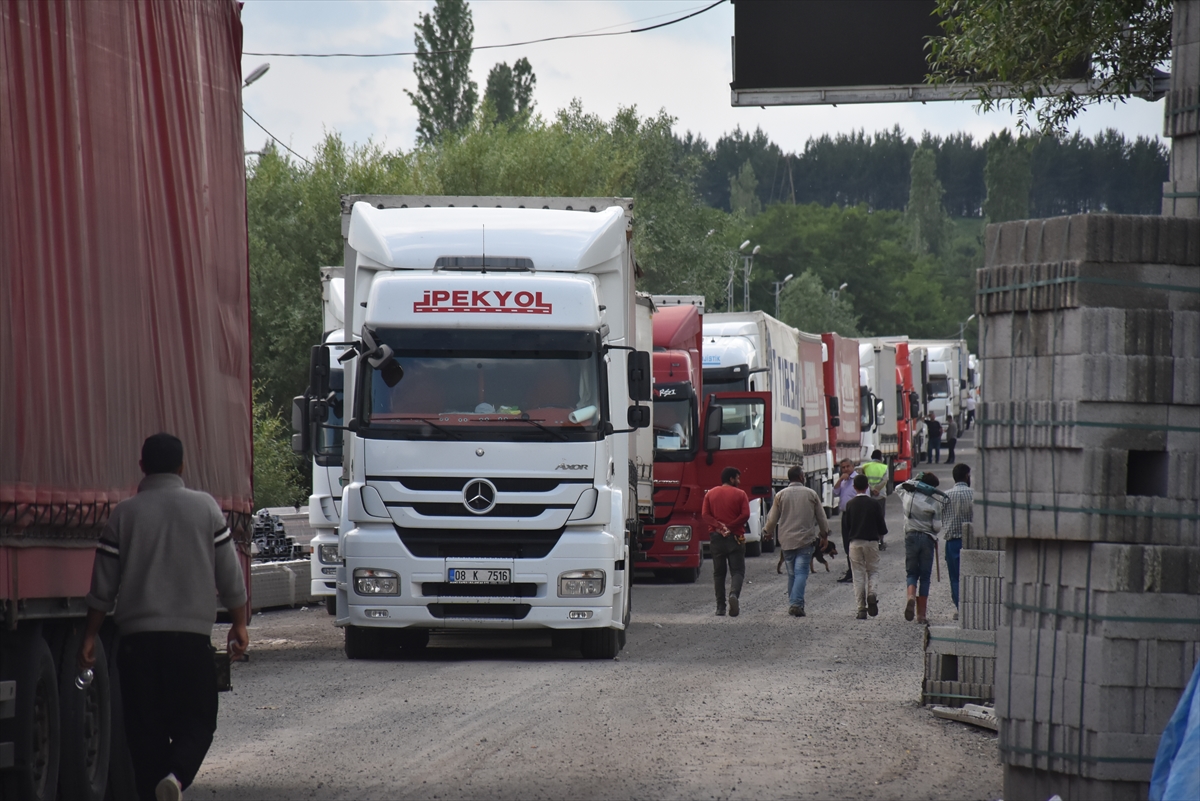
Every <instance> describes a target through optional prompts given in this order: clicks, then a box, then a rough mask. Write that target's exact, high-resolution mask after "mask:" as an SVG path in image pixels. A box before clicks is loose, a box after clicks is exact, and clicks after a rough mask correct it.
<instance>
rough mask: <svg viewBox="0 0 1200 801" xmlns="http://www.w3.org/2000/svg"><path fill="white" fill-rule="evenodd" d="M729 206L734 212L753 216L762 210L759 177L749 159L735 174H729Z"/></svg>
mask: <svg viewBox="0 0 1200 801" xmlns="http://www.w3.org/2000/svg"><path fill="white" fill-rule="evenodd" d="M729 208H730V209H731V210H732V211H733V213H734V214H741V215H742V216H744V217H753V216H754V215H755V214H758V213H759V212H760V211H762V202H761V201H759V199H758V179H757V178H755V177H754V167H752V166H751V165H750V160H749V159H747V160H746V163H745V164H743V165H742V168H741V169H740V170H738V171H737V173H736V174H735V175H731V176H729Z"/></svg>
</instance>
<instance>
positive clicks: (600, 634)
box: [579, 629, 621, 659]
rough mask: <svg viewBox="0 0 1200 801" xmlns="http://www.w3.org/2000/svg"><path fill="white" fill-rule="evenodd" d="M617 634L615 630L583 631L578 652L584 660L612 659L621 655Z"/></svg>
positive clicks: (619, 640) (619, 639)
mask: <svg viewBox="0 0 1200 801" xmlns="http://www.w3.org/2000/svg"><path fill="white" fill-rule="evenodd" d="M619 633H620V632H618V631H617V630H616V629H584V630H583V632H582V634H583V640H582V641H581V642H580V645H579V651H580V653H582V654H583V658H584V659H613V658H615V657H616V656H617V654H619V653H621V638H620V637H619V636H618V635H619Z"/></svg>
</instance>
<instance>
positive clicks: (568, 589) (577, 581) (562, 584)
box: [558, 570, 604, 598]
mask: <svg viewBox="0 0 1200 801" xmlns="http://www.w3.org/2000/svg"><path fill="white" fill-rule="evenodd" d="M603 594H604V571H603V570H568V571H567V572H566V573H560V574H559V576H558V597H559V598H585V597H595V596H598V595H603Z"/></svg>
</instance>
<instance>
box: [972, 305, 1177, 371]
mask: <svg viewBox="0 0 1200 801" xmlns="http://www.w3.org/2000/svg"><path fill="white" fill-rule="evenodd" d="M980 339H981V341H980V351H981V355H982V357H983V358H985V359H991V358H998V357H1003V358H1024V357H1027V356H1045V355H1047V354H1054V355H1055V356H1077V355H1094V356H1156V357H1163V356H1165V357H1173V358H1177V359H1200V312H1195V311H1181V310H1171V309H1167V308H1165V307H1164V308H1149V309H1127V308H1121V309H1114V308H1103V307H1102V308H1090V307H1082V308H1073V309H1055V310H1052V311H1038V312H1015V313H1011V314H992V315H989V316H988V317H987V319H986V323H985V324H984V325H982V326H981V328H980Z"/></svg>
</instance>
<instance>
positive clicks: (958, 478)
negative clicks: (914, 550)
mask: <svg viewBox="0 0 1200 801" xmlns="http://www.w3.org/2000/svg"><path fill="white" fill-rule="evenodd" d="M946 499H947V500H946V515H945V520H944V521H943V526H942V539H944V540H945V541H946V573H947V574H948V575H949V576H950V598H951V599H952V600H953V601H954V610H955V611H954V619H955V620H958V567H959V564H958V563H959V553H960V552H961V551H962V536H963V523H970V522H972V521H973V520H974V519H975V509H974V507H973V506H972V504H974V502H975V493H974V492H973V491H972V490H971V468H970V467H968V466H967V465H965V464H956V465H954V486H953V487H951V488H950V491H949V492H947V493H946Z"/></svg>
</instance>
